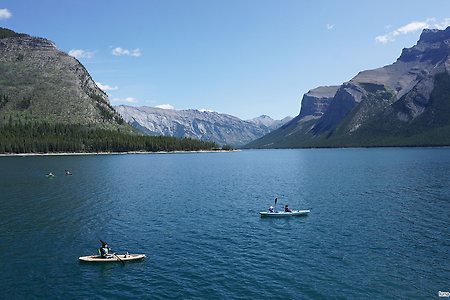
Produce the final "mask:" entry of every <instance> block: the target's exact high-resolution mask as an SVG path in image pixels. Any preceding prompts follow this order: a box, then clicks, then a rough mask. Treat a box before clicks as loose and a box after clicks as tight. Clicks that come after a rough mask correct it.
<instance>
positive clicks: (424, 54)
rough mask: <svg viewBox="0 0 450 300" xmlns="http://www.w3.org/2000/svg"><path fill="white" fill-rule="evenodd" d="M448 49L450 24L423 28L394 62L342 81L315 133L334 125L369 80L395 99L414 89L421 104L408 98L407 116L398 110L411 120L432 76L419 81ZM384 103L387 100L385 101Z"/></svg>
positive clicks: (419, 110)
mask: <svg viewBox="0 0 450 300" xmlns="http://www.w3.org/2000/svg"><path fill="white" fill-rule="evenodd" d="M449 53H450V27H449V28H447V29H446V30H428V29H425V30H424V31H423V33H422V35H421V38H420V40H419V41H418V43H417V45H415V46H413V47H411V48H406V49H403V51H402V54H401V56H400V57H399V59H398V60H397V61H396V62H395V63H393V64H392V65H388V66H385V67H382V68H378V69H375V70H368V71H363V72H360V73H358V75H356V76H355V77H354V78H352V79H351V80H350V81H349V82H348V83H344V84H343V85H342V86H341V87H340V88H339V90H338V91H337V92H336V95H335V96H334V98H333V99H332V100H331V101H330V104H329V108H328V109H327V111H326V112H325V113H324V114H323V117H321V118H320V120H319V121H318V122H317V124H316V125H315V126H314V129H313V132H314V133H316V134H318V133H323V132H325V131H328V130H331V129H333V128H334V127H335V126H336V125H337V124H338V123H339V122H340V121H342V119H343V118H344V117H345V116H346V115H347V114H348V113H349V112H350V111H351V110H352V109H353V108H354V107H355V106H356V105H357V104H359V103H360V102H361V101H362V100H363V99H365V98H366V97H367V96H368V94H370V93H371V90H370V89H369V90H368V88H367V86H368V84H369V85H380V86H383V87H384V88H386V89H387V90H389V91H392V92H393V93H394V94H395V97H396V99H397V100H399V99H400V98H402V97H403V96H405V95H406V94H408V93H409V92H411V91H412V90H413V89H414V90H415V92H414V93H415V94H417V95H419V94H420V97H421V98H422V100H421V101H419V102H420V103H422V104H420V103H415V102H417V101H415V102H414V101H409V108H410V109H409V113H408V116H406V115H405V113H400V114H399V119H401V120H410V119H411V118H415V117H417V116H418V115H420V114H421V113H422V112H423V107H422V108H421V107H420V106H423V105H424V103H425V104H426V102H427V100H426V99H429V95H430V92H431V91H432V89H433V85H432V84H433V83H432V80H429V81H428V82H427V83H425V82H422V81H423V80H424V79H426V78H432V77H433V76H434V75H435V74H436V73H437V72H442V71H443V70H442V68H438V65H439V64H441V63H443V62H445V61H447V60H448V55H449ZM419 83H420V84H419ZM418 84H419V87H418ZM420 86H421V87H420ZM418 90H420V93H419V94H418V92H417V91H418ZM409 97H412V96H411V95H410V96H409ZM417 97H418V96H417ZM415 98H416V97H415ZM405 101H406V100H405ZM386 103H387V104H388V102H386ZM302 106H303V102H302Z"/></svg>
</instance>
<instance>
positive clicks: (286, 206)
mask: <svg viewBox="0 0 450 300" xmlns="http://www.w3.org/2000/svg"><path fill="white" fill-rule="evenodd" d="M284 211H285V212H292V209H290V208H289V206H288V205H287V204H286V205H285V206H284Z"/></svg>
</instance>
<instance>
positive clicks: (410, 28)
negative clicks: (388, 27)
mask: <svg viewBox="0 0 450 300" xmlns="http://www.w3.org/2000/svg"><path fill="white" fill-rule="evenodd" d="M449 25H450V18H445V19H444V20H442V21H441V22H437V21H436V19H435V18H430V19H427V20H426V21H413V22H410V23H408V24H406V25H403V26H401V27H399V28H397V29H395V30H393V31H390V32H388V33H386V34H384V35H379V36H376V37H375V41H376V42H377V43H381V44H387V43H389V42H393V41H395V39H396V38H397V37H398V36H399V35H405V34H409V33H413V32H416V31H419V30H423V29H425V28H429V29H434V28H435V29H445V28H446V27H447V26H449Z"/></svg>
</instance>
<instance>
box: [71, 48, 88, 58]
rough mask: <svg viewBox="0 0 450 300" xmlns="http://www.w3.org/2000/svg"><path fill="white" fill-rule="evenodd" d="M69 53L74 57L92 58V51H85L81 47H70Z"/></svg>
mask: <svg viewBox="0 0 450 300" xmlns="http://www.w3.org/2000/svg"><path fill="white" fill-rule="evenodd" d="M69 55H70V56H73V57H75V58H76V59H80V58H93V57H94V52H93V51H86V50H83V49H72V50H70V51H69Z"/></svg>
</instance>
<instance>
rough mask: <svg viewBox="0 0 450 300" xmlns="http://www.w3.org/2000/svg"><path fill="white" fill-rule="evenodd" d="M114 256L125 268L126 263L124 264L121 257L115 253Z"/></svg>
mask: <svg viewBox="0 0 450 300" xmlns="http://www.w3.org/2000/svg"><path fill="white" fill-rule="evenodd" d="M113 254H114V255H115V256H116V257H117V259H118V260H120V262H121V263H122V264H123V265H124V266H125V263H124V262H123V260H121V259H120V257H119V256H118V255H117V254H115V253H113Z"/></svg>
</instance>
